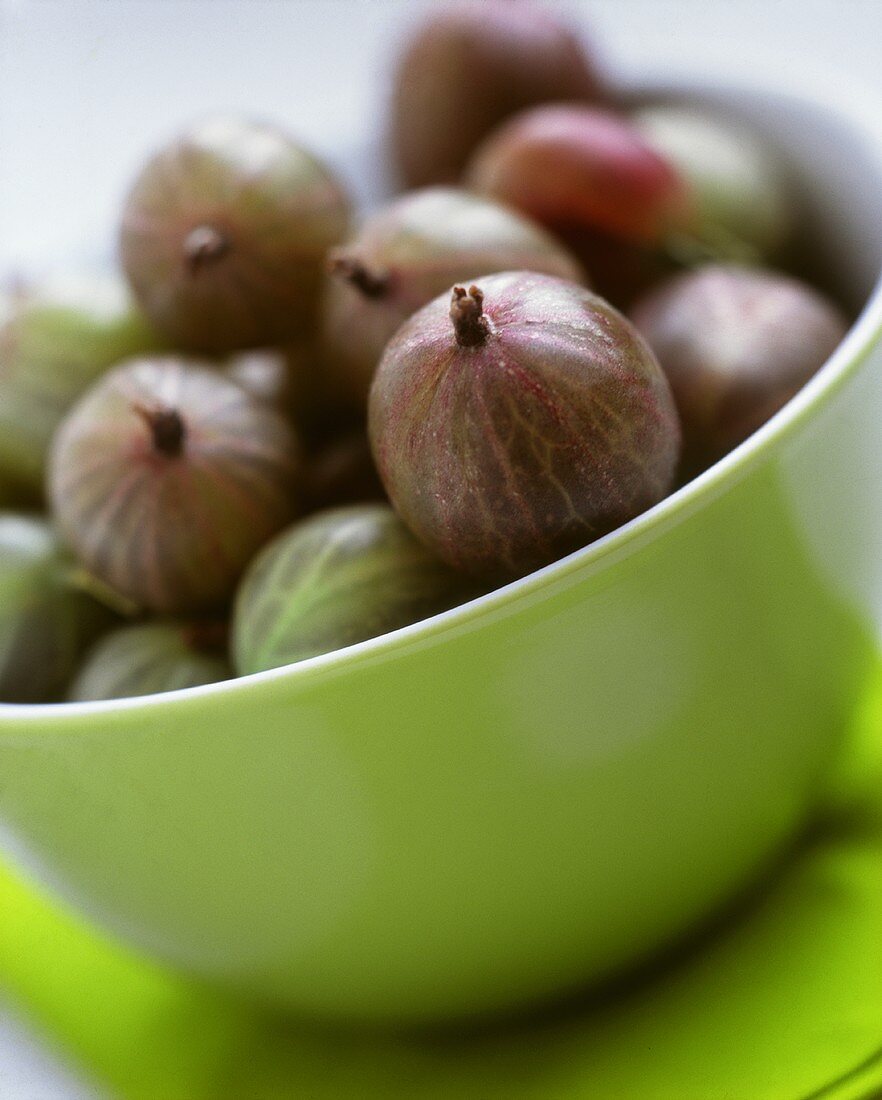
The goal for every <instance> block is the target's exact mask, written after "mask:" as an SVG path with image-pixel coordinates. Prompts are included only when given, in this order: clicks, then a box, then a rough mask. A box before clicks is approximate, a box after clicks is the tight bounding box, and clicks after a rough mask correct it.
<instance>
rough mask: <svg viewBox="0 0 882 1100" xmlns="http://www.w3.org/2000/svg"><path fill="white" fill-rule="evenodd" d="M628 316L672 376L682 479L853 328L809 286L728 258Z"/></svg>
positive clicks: (781, 397)
mask: <svg viewBox="0 0 882 1100" xmlns="http://www.w3.org/2000/svg"><path fill="white" fill-rule="evenodd" d="M631 317H632V320H633V321H634V324H635V325H636V326H637V328H638V329H639V330H640V331H641V333H642V334H643V335H644V337H645V338H646V340H647V342H648V343H649V345H650V347H652V349H653V351H654V352H655V354H656V355H657V356H658V359H659V362H660V363H661V365H662V367H663V369H664V371H665V373H666V375H667V377H668V380H669V382H670V383H671V389H672V391H673V394H674V399H675V401H676V403H677V408H678V410H679V413H680V420H681V423H682V426H683V472H684V474H685V475H686V476H691V475H692V474H694V473H697V472H698V471H699V470H701V469H704V468H705V467H706V466H708V465H710V464H711V463H712V462H715V461H716V460H717V459H718V458H721V457H722V456H723V455H724V454H726V453H727V452H728V451H730V450H731V449H732V448H733V447H735V446H737V444H739V443H740V442H741V441H742V440H743V439H746V438H747V436H748V435H750V434H751V433H752V432H753V431H755V430H756V429H757V428H758V427H759V426H760V425H761V424H763V423H764V422H765V421H766V420H768V419H769V417H770V416H772V414H773V413H775V412H777V411H778V409H780V408H781V407H782V405H784V404H785V403H786V402H787V401H789V400H790V398H791V397H792V396H793V395H794V394H795V393H796V392H797V390H799V389H800V388H801V387H802V386H803V385H804V384H805V382H807V381H808V379H809V378H811V376H812V375H813V374H814V373H815V371H816V370H817V369H818V368H819V367H820V366H822V365H823V363H824V362H825V361H826V360H827V358H828V357H829V356H830V355H831V354H832V352H833V351H834V350H835V349H836V347H837V346H838V345H839V343H840V342H841V340H842V338H843V337H844V336H845V333H846V330H847V328H848V321H847V319H846V318H845V316H844V315H843V313H842V312H841V310H840V309H839V308H838V307H837V306H835V305H834V304H833V303H832V302H830V301H828V300H827V299H826V298H824V297H823V296H822V295H821V294H819V293H818V291H816V290H814V289H813V288H812V287H810V286H808V285H806V284H805V283H802V282H800V281H798V280H796V279H793V278H791V277H789V276H786V275H782V274H779V273H777V272H773V271H764V270H760V269H751V268H742V267H738V266H734V265H724V264H708V265H706V266H705V267H702V268H699V269H697V270H696V271H693V272H687V273H684V274H681V275H677V276H675V277H674V278H673V279H671V280H669V281H668V282H666V283H664V284H663V285H662V286H660V287H659V288H658V289H656V290H654V291H652V292H651V293H650V294H649V295H647V297H646V298H644V299H643V300H642V301H640V302H639V303H638V304H637V305H636V306H635V308H634V310H633V311H632V314H631Z"/></svg>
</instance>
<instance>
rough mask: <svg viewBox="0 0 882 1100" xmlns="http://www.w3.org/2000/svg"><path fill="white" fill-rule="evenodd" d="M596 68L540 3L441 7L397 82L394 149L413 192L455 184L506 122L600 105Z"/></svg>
mask: <svg viewBox="0 0 882 1100" xmlns="http://www.w3.org/2000/svg"><path fill="white" fill-rule="evenodd" d="M600 94H601V84H600V79H599V77H598V74H597V72H596V70H595V66H594V64H593V62H592V60H591V59H590V58H589V56H588V55H587V53H586V51H585V48H584V46H583V45H582V44H581V43H580V41H579V39H578V38H577V37H576V36H575V35H574V34H573V33H572V32H571V31H570V30H569V29H568V28H567V27H566V26H565V25H564V24H562V23H561V22H559V20H558V19H557V18H556V17H555V16H554V15H553V14H552V13H550V12H548V11H543V10H542V9H541V8H540V7H537V6H535V5H534V4H532V3H527V2H525V3H511V2H510V0H481V3H467V2H466V3H463V2H460V3H446V4H443V5H441V4H439V5H437V8H436V10H435V11H433V12H432V13H431V14H430V15H429V16H428V17H427V18H426V19H425V21H424V22H423V23H422V24H421V25H420V26H419V27H418V28H417V29H416V32H415V34H414V35H413V36H412V37H411V39H410V40H409V41H408V42H407V43H406V45H405V47H404V49H403V51H402V53H401V55H400V58H399V61H398V66H397V69H396V72H395V77H394V91H393V97H392V111H391V144H392V149H393V154H394V158H395V160H396V162H397V165H398V169H399V173H400V175H401V177H402V179H403V181H404V183H405V185H406V186H409V187H423V186H425V185H426V184H432V183H452V182H454V181H455V180H456V179H458V177H459V175H460V172H461V171H462V169H463V167H464V166H465V164H466V161H467V160H468V157H469V155H470V153H471V152H472V150H473V149H474V148H475V146H476V145H477V144H478V142H479V141H480V140H481V139H482V138H483V137H484V136H485V135H486V134H488V133H489V132H490V131H491V130H493V129H494V127H496V126H497V125H498V124H499V123H500V122H502V120H503V119H505V118H507V117H508V116H509V115H512V114H515V113H516V112H518V111H521V110H523V109H524V108H526V107H531V106H533V105H534V104H537V103H546V102H549V101H552V100H570V99H573V100H594V99H597V98H598V97H599V96H600Z"/></svg>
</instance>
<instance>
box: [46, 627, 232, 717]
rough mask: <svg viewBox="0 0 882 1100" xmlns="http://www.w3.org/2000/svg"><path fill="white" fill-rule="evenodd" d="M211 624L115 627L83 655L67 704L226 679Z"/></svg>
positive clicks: (219, 644)
mask: <svg viewBox="0 0 882 1100" xmlns="http://www.w3.org/2000/svg"><path fill="white" fill-rule="evenodd" d="M214 625H215V624H209V629H206V626H205V624H203V623H200V622H192V623H188V622H145V623H133V624H131V625H129V626H123V627H119V628H118V629H117V630H114V631H112V632H111V633H110V634H107V635H106V636H105V637H103V638H101V639H100V641H98V642H97V643H96V644H95V645H94V646H93V647H92V648H91V649H90V650H89V653H88V654H87V656H86V658H85V660H84V661H83V663H82V665H81V666H80V668H79V670H78V671H77V674H76V676H75V678H74V680H73V683H72V684H71V687H70V690H69V692H68V699H69V700H70V701H71V702H86V701H94V700H99V699H127V698H133V697H135V696H139V695H157V694H159V693H161V692H166V691H179V690H180V689H182V688H190V687H199V686H200V685H201V684H214V683H218V682H219V681H221V680H227V679H229V678H230V677H231V676H232V670H231V669H230V666H229V663H228V662H227V660H226V658H225V656H224V653H223V645H222V642H221V640H220V638H219V637H218V632H217V631H216V630H212V629H210V628H211V627H212V626H214Z"/></svg>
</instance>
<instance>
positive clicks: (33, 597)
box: [0, 512, 113, 703]
mask: <svg viewBox="0 0 882 1100" xmlns="http://www.w3.org/2000/svg"><path fill="white" fill-rule="evenodd" d="M112 621H113V617H112V615H111V613H110V612H109V611H108V610H107V608H106V607H104V606H102V604H100V603H99V602H97V600H95V599H93V598H92V596H91V595H89V594H87V593H86V592H85V591H83V590H82V589H81V588H80V587H79V585H78V583H77V571H76V566H75V564H74V562H73V560H72V558H71V557H70V556H69V555H68V553H67V552H66V551H65V550H64V549H63V548H62V546H61V544H60V542H59V541H58V539H57V537H56V535H55V533H54V531H53V530H52V528H51V527H50V526H49V524H48V523H47V522H46V521H45V520H43V519H41V518H39V517H37V516H30V515H25V514H16V513H12V512H4V513H0V701H2V702H4V703H51V702H56V701H58V700H60V699H62V698H63V697H64V693H65V690H66V688H67V685H68V682H69V681H70V678H71V676H72V675H73V673H74V671H75V669H76V667H77V664H78V663H79V661H80V658H81V657H82V654H83V653H84V651H85V650H86V649H87V648H88V646H90V645H91V644H92V643H93V642H94V641H95V639H96V638H97V637H98V636H99V635H100V634H101V633H102V632H103V631H104V630H105V629H106V628H107V627H108V626H110V624H111V623H112Z"/></svg>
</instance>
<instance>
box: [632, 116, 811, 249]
mask: <svg viewBox="0 0 882 1100" xmlns="http://www.w3.org/2000/svg"><path fill="white" fill-rule="evenodd" d="M631 121H632V122H633V124H634V125H635V126H636V127H637V129H638V130H639V131H640V133H641V134H642V135H643V136H644V137H645V139H646V140H647V141H648V142H649V144H650V145H651V146H652V147H653V148H654V149H655V150H656V151H657V152H659V153H660V154H661V155H662V156H663V157H665V159H666V160H667V161H668V162H669V163H670V164H672V165H673V166H674V167H675V169H676V170H677V171H678V172H679V173H680V175H681V176H682V177H683V179H684V180H685V181H686V184H687V186H688V187H689V189H690V192H691V193H692V196H693V202H694V205H695V215H696V216H695V221H694V224H693V225H692V226H691V227H690V229H689V231H688V233H687V234H686V236H685V239H684V240H683V241H682V242H680V246H681V250H682V252H683V254H684V259H686V260H687V261H688V260H689V253H690V251H692V252H694V253H695V254H696V255H698V256H700V257H702V258H703V259H705V260H707V259H716V260H719V261H726V260H734V261H740V262H751V263H761V262H763V261H769V260H772V259H774V258H775V257H776V256H779V255H780V254H781V253H782V251H783V250H784V248H785V247H786V245H787V242H788V240H789V238H790V237H791V235H792V233H793V229H794V220H795V214H796V203H795V198H794V196H793V195H791V194H790V189H789V187H788V180H787V176H786V172H785V169H784V166H783V164H782V163H781V161H780V159H779V158H778V157H777V155H776V153H775V150H774V149H773V148H772V147H771V146H770V145H768V144H767V143H765V142H763V141H762V139H761V138H760V137H759V136H758V135H757V134H756V133H755V132H754V131H748V130H746V129H745V128H744V127H743V126H738V125H737V124H735V123H733V122H731V121H730V120H727V119H725V118H718V117H714V115H713V114H711V113H710V112H708V111H703V110H701V109H698V108H695V107H688V106H677V105H671V104H659V105H655V106H649V107H644V108H643V109H641V110H639V111H637V112H635V113H634V115H632V118H631Z"/></svg>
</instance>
